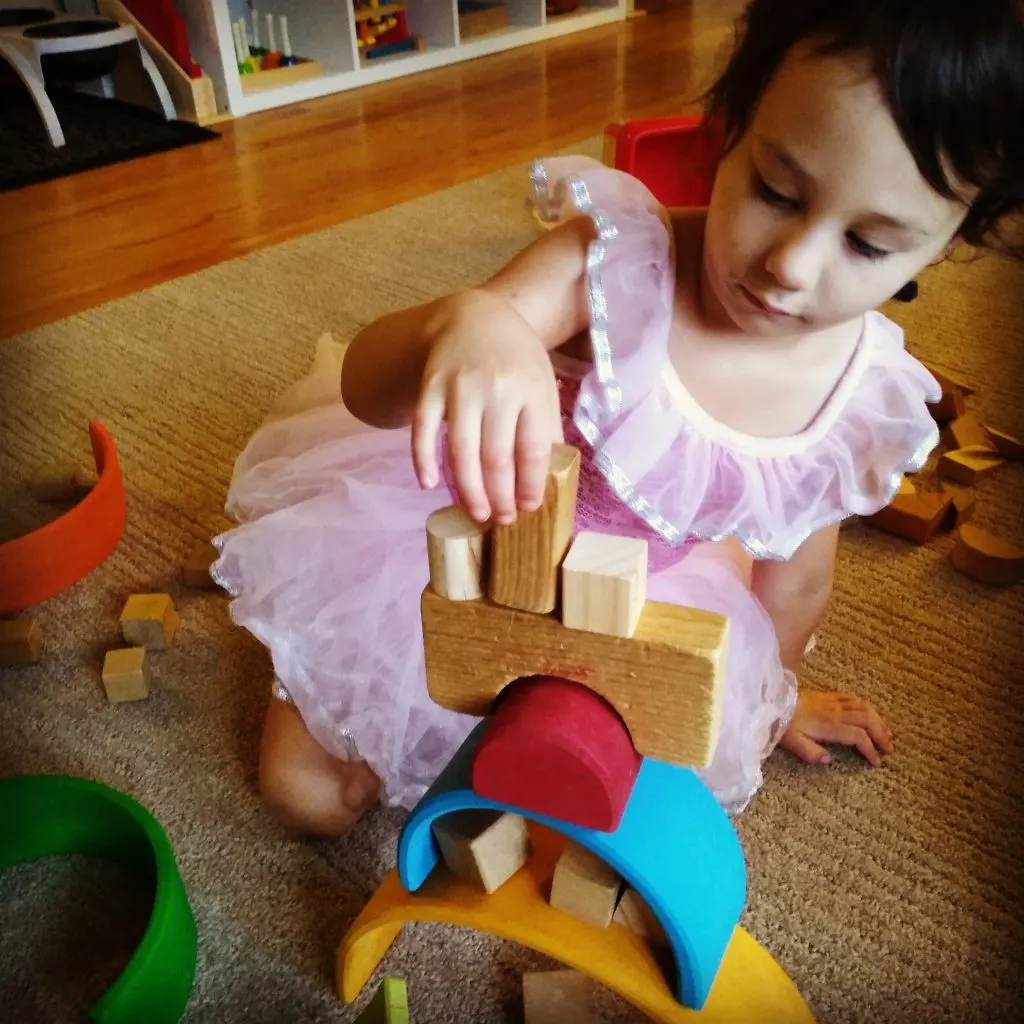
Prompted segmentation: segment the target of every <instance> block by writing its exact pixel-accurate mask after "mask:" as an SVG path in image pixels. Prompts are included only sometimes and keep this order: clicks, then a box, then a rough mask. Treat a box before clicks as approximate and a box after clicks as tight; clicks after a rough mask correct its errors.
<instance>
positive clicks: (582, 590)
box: [562, 530, 647, 637]
mask: <svg viewBox="0 0 1024 1024" xmlns="http://www.w3.org/2000/svg"><path fill="white" fill-rule="evenodd" d="M646 600H647V541H645V540H638V539H637V538H635V537H614V536H611V535H610V534H606V533H596V532H593V531H590V530H586V531H583V532H581V533H580V534H578V535H577V537H576V539H575V540H574V541H573V542H572V547H570V548H569V553H568V554H567V555H566V556H565V561H564V562H563V563H562V625H564V626H567V627H568V628H569V629H583V630H587V631H588V632H590V633H607V634H608V635H610V636H625V637H629V636H632V635H633V633H634V632H635V631H636V624H637V622H638V621H639V619H640V612H642V611H643V607H644V602H645V601H646Z"/></svg>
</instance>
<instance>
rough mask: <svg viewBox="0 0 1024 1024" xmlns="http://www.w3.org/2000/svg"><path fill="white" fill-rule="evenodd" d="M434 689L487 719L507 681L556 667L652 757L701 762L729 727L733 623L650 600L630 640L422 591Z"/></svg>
mask: <svg viewBox="0 0 1024 1024" xmlns="http://www.w3.org/2000/svg"><path fill="white" fill-rule="evenodd" d="M421 609H422V614H423V650H424V656H425V662H426V674H427V689H428V690H429V692H430V696H431V698H432V699H433V700H434V701H435V702H436V703H438V704H440V705H441V707H444V708H448V709H450V710H452V711H460V712H462V713H464V714H467V715H475V716H476V717H483V716H484V715H486V714H488V712H489V711H490V710H491V706H492V704H493V703H494V699H495V697H497V696H498V694H499V693H500V692H501V691H502V690H503V689H504V688H505V686H506V685H507V684H508V683H511V682H513V681H514V680H517V679H524V678H526V677H527V676H535V675H550V676H558V677H560V678H562V679H569V680H571V681H573V682H577V683H582V684H583V685H585V686H587V687H589V688H590V689H591V690H593V691H594V692H595V693H596V694H598V695H599V696H601V697H604V699H605V700H607V701H608V702H609V703H610V704H611V705H612V707H614V708H615V710H616V711H618V713H619V714H620V715H621V716H622V718H623V720H624V721H625V723H626V726H627V728H628V729H629V731H630V735H631V736H632V739H633V743H634V745H635V746H636V749H637V750H638V751H639V752H640V753H641V754H643V755H645V756H646V757H654V758H657V759H659V760H662V761H668V762H670V763H673V764H681V765H686V766H691V767H702V766H704V765H707V764H709V763H710V761H711V756H712V754H713V753H714V748H715V744H716V743H717V740H718V732H719V728H720V725H721V714H722V701H723V695H724V687H725V666H726V650H727V645H728V639H729V623H728V620H727V619H726V618H724V617H723V616H721V615H715V614H714V613H712V612H705V611H701V610H699V609H695V608H680V607H677V606H675V605H670V604H662V603H661V602H658V601H648V602H647V603H646V604H645V605H644V610H643V612H642V613H641V615H640V621H639V622H638V623H637V628H636V632H635V633H634V634H633V636H632V637H631V638H628V639H627V638H624V637H617V636H604V635H601V634H599V633H584V632H582V631H581V630H576V629H566V628H565V626H563V625H562V624H561V622H559V621H558V619H556V618H555V617H554V616H551V615H532V614H530V613H529V612H522V611H516V610H515V609H511V608H502V607H501V606H500V605H496V604H494V603H493V602H491V601H488V600H487V599H486V598H481V599H480V600H478V601H447V600H445V599H444V598H443V597H439V596H438V595H437V594H435V593H434V592H433V590H432V589H431V588H430V587H427V588H426V589H425V590H424V592H423V597H422V603H421Z"/></svg>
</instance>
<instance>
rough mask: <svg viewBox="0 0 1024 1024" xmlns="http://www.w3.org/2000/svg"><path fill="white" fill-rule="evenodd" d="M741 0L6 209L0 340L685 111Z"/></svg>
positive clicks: (674, 10)
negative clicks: (646, 119) (637, 122)
mask: <svg viewBox="0 0 1024 1024" xmlns="http://www.w3.org/2000/svg"><path fill="white" fill-rule="evenodd" d="M741 7H742V2H741V0H672V3H671V4H670V10H669V11H668V12H667V13H665V14H657V15H650V16H648V17H646V18H640V19H637V20H635V21H628V22H625V23H623V24H618V25H614V26H609V27H606V28H600V29H594V30H591V31H589V32H586V33H581V34H580V35H577V36H571V37H565V38H562V39H558V40H554V41H552V42H549V43H544V44H539V45H536V46H532V47H525V48H523V49H519V50H514V51H512V52H510V53H505V54H500V55H496V56H493V57H487V58H483V59H480V60H476V61H472V62H469V63H466V64H461V65H456V66H454V67H449V68H444V69H441V70H438V71H434V72H428V73H425V74H421V75H415V76H412V77H410V78H406V79H400V80H398V81H395V82H390V83H385V84H382V85H378V86H373V87H370V88H367V89H362V90H358V91H355V92H351V93H345V94H341V95H338V96H332V97H328V98H325V99H322V100H317V101H314V102H310V103H304V104H298V105H293V106H290V107H285V108H282V109H279V110H275V111H271V112H268V113H265V114H258V115H253V116H251V117H247V118H242V119H240V120H237V121H234V122H228V123H227V124H225V125H222V126H220V129H219V130H221V131H222V133H223V138H222V139H220V140H219V141H216V142H210V143H204V144H202V145H199V146H196V147H192V148H188V149H184V150H178V151H176V152H172V153H167V154H163V155H159V156H153V157H148V158H145V159H142V160H136V161H132V162H130V163H126V164H120V165H116V166H114V167H109V168H104V169H102V170H98V171H91V172H88V173H85V174H81V175H78V176H75V177H72V178H67V179H63V180H59V181H55V182H48V183H46V184H43V185H37V186H33V187H31V188H27V189H22V190H19V191H17V192H12V193H7V194H5V195H2V196H0V251H2V252H3V255H4V268H5V270H6V273H5V274H4V275H3V277H2V281H3V283H2V284H0V338H3V337H9V336H10V335H12V334H15V333H17V332H20V331H23V330H26V329H28V328H31V327H35V326H39V325H41V324H45V323H49V322H51V321H53V320H56V319H60V318H61V317H65V316H68V315H70V314H72V313H75V312H79V311H81V310H84V309H88V308H90V307H92V306H95V305H98V304H100V303H102V302H106V301H108V300H110V299H114V298H118V297H120V296H123V295H127V294H130V293H132V292H135V291H138V290H139V289H142V288H146V287H148V286H150V285H153V284H156V283H158V282H160V281H164V280H167V279H168V278H172V277H176V276H179V275H181V274H185V273H189V272H192V271H196V270H200V269H202V268H204V267H208V266H211V265H212V264H214V263H217V262H220V261H221V260H225V259H230V258H231V257H234V256H238V255H241V254H243V253H246V252H249V251H251V250H253V249H256V248H259V247H261V246H266V245H271V244H273V243H276V242H281V241H284V240H285V239H288V238H292V237H295V236H297V235H300V234H304V233H306V232H309V231H314V230H316V229H318V228H323V227H327V226H329V225H332V224H337V223H339V222H341V221H344V220H347V219H349V218H352V217H358V216H361V215H363V214H366V213H370V212H372V211H374V210H378V209H382V208H384V207H387V206H391V205H392V204H394V203H398V202H401V201H403V200H406V199H410V198H414V197H416V196H419V195H424V194H427V193H429V192H433V191H435V190H437V189H441V188H445V187H447V186H449V185H453V184H455V183H457V182H460V181H464V180H466V179H469V178H474V177H477V176H479V175H481V174H486V173H488V172H490V171H493V170H497V169H499V168H501V167H505V166H508V165H509V164H511V163H514V162H518V161H525V160H528V159H530V158H532V157H534V156H539V155H543V154H545V153H547V152H549V151H551V150H554V149H556V148H559V147H562V146H567V145H570V144H572V143H573V142H577V141H580V140H582V139H584V138H587V137H589V136H592V135H596V134H599V133H600V132H602V131H603V129H604V127H605V125H606V124H607V123H608V122H610V121H617V120H623V119H625V118H628V117H638V116H654V115H661V114H671V113H680V112H686V111H688V110H693V109H696V106H695V102H694V101H695V99H696V98H697V96H698V95H699V93H700V91H701V89H702V88H703V87H705V86H706V85H707V84H708V82H709V79H710V76H711V74H712V73H713V70H714V68H715V67H716V66H717V62H718V60H719V59H720V57H721V54H722V47H723V45H724V44H726V42H727V40H728V38H729V36H730V32H731V26H732V23H733V21H734V19H735V16H736V14H737V13H738V12H739V10H740V9H741Z"/></svg>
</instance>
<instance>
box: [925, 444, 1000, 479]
mask: <svg viewBox="0 0 1024 1024" xmlns="http://www.w3.org/2000/svg"><path fill="white" fill-rule="evenodd" d="M1005 461H1006V460H1005V459H1004V458H1003V457H1002V455H1000V454H999V453H998V452H994V451H992V449H991V448H988V447H981V446H980V445H972V446H971V447H970V448H957V449H956V450H955V451H951V452H943V454H942V458H940V459H939V476H941V477H946V478H948V479H950V480H955V481H956V482H957V483H958V484H966V485H967V486H970V485H971V484H974V483H975V482H976V481H977V480H978V479H980V478H981V477H983V476H987V475H988V474H989V473H991V472H992V471H993V470H995V469H998V468H999V467H1000V466H1001V465H1002V464H1003V463H1004V462H1005Z"/></svg>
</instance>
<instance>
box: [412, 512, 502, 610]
mask: <svg viewBox="0 0 1024 1024" xmlns="http://www.w3.org/2000/svg"><path fill="white" fill-rule="evenodd" d="M487 540H488V535H487V527H486V526H484V525H483V524H482V523H478V522H477V521H476V520H475V519H473V518H472V517H471V516H470V515H469V514H468V513H467V512H466V511H465V510H464V509H462V508H460V507H459V506H458V505H453V506H452V507H450V508H442V509H438V510H437V511H436V512H432V513H431V514H430V516H428V517H427V561H428V563H429V565H430V585H431V586H432V587H433V588H434V590H435V591H437V593H438V594H440V596H441V597H446V598H448V600H449V601H472V600H474V599H475V598H478V597H482V596H483V594H484V591H485V589H486V587H485V585H484V584H485V580H486V555H487V548H488V545H487Z"/></svg>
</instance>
